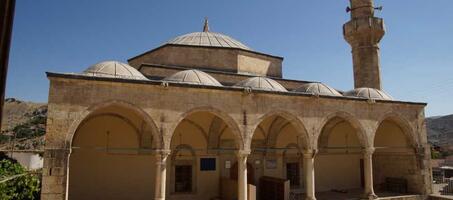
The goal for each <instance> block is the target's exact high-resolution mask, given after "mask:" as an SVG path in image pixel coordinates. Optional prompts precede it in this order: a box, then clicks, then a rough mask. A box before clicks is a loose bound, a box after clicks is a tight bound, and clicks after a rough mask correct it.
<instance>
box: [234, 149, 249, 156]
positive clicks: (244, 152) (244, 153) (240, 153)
mask: <svg viewBox="0 0 453 200" xmlns="http://www.w3.org/2000/svg"><path fill="white" fill-rule="evenodd" d="M250 153H251V151H250V150H238V151H236V156H237V157H247V156H249V155H250Z"/></svg>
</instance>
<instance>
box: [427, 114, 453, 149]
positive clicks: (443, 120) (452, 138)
mask: <svg viewBox="0 0 453 200" xmlns="http://www.w3.org/2000/svg"><path fill="white" fill-rule="evenodd" d="M426 128H427V130H428V140H429V141H430V143H431V144H434V145H437V146H440V147H442V148H443V149H444V150H447V151H453V115H446V116H439V117H430V118H427V119H426Z"/></svg>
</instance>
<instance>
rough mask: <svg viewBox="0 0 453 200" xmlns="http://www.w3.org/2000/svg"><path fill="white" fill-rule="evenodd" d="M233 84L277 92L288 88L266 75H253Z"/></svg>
mask: <svg viewBox="0 0 453 200" xmlns="http://www.w3.org/2000/svg"><path fill="white" fill-rule="evenodd" d="M235 86H239V87H249V88H252V89H258V90H269V91H279V92H287V91H288V90H286V89H285V87H283V86H282V85H280V83H278V82H277V81H274V80H272V79H270V78H266V77H253V78H249V79H245V80H243V81H240V82H239V83H237V84H236V85H235Z"/></svg>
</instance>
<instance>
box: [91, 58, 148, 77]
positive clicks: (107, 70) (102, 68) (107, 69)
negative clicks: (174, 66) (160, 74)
mask: <svg viewBox="0 0 453 200" xmlns="http://www.w3.org/2000/svg"><path fill="white" fill-rule="evenodd" d="M83 74H85V75H89V76H97V77H112V78H124V79H137V80H147V78H146V77H145V76H143V74H142V73H140V72H139V71H138V70H137V69H135V68H133V67H131V66H130V65H128V64H126V63H122V62H118V61H104V62H100V63H97V64H95V65H92V66H90V67H89V68H88V69H86V70H85V71H83Z"/></svg>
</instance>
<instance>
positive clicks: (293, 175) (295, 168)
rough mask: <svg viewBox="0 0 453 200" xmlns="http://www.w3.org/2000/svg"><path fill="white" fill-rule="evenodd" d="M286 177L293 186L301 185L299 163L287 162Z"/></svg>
mask: <svg viewBox="0 0 453 200" xmlns="http://www.w3.org/2000/svg"><path fill="white" fill-rule="evenodd" d="M286 179H288V180H289V184H290V186H291V188H293V187H298V186H300V178H299V163H286Z"/></svg>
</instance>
